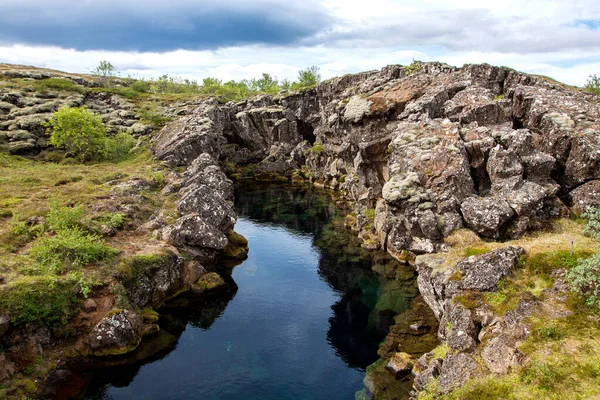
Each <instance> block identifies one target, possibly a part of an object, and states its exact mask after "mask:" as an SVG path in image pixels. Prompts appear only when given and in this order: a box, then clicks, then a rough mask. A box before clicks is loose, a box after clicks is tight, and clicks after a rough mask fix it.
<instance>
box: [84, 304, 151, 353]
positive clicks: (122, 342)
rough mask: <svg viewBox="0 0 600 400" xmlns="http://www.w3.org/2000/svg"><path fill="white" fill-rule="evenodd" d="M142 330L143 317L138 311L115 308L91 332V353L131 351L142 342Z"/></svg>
mask: <svg viewBox="0 0 600 400" xmlns="http://www.w3.org/2000/svg"><path fill="white" fill-rule="evenodd" d="M142 331H143V324H142V317H140V316H139V315H138V314H137V313H135V312H133V311H130V310H113V311H111V312H109V313H108V314H107V315H106V316H105V317H104V318H103V319H102V321H100V322H99V323H98V324H97V325H96V326H95V327H94V329H93V330H92V332H91V333H90V335H89V342H90V354H92V355H95V356H111V355H120V354H126V353H129V352H131V351H133V350H135V348H136V347H137V346H138V344H139V343H140V340H141V339H142Z"/></svg>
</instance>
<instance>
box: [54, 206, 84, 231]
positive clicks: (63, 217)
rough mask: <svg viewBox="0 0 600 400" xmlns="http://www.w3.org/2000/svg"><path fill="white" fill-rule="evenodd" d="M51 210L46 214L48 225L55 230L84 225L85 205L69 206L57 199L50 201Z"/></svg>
mask: <svg viewBox="0 0 600 400" xmlns="http://www.w3.org/2000/svg"><path fill="white" fill-rule="evenodd" d="M49 206H50V211H49V212H48V214H47V215H46V220H47V221H48V226H49V227H50V229H52V230H53V231H55V232H59V231H62V230H67V229H74V228H79V227H81V226H82V220H83V214H84V210H83V206H81V205H77V206H75V207H67V206H63V205H62V204H60V202H59V201H58V200H56V199H52V200H50V201H49Z"/></svg>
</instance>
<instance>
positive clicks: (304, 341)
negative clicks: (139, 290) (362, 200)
mask: <svg viewBox="0 0 600 400" xmlns="http://www.w3.org/2000/svg"><path fill="white" fill-rule="evenodd" d="M236 209H237V212H238V215H239V219H238V222H237V224H236V227H235V229H236V231H237V232H239V233H241V234H242V235H244V236H245V237H246V238H247V239H248V240H249V246H250V253H249V257H248V259H247V260H246V261H244V262H243V263H242V264H241V265H239V266H236V267H235V268H234V269H233V270H232V271H231V278H230V279H232V281H231V280H230V282H231V284H232V286H234V287H235V286H237V291H234V292H233V293H232V294H231V295H230V296H225V297H224V298H218V299H212V300H210V301H203V302H201V303H196V302H194V301H191V302H189V301H188V302H186V301H183V302H182V300H179V301H178V302H176V304H174V305H172V306H171V307H167V308H165V309H164V310H162V312H161V320H160V321H159V324H160V326H161V329H162V332H161V333H160V334H159V335H158V336H157V337H156V338H155V339H154V340H149V341H146V342H144V343H143V345H142V346H141V349H140V350H139V351H138V352H137V353H138V354H137V356H136V355H134V356H133V357H132V361H130V364H129V365H126V366H119V367H105V368H101V369H97V370H94V372H93V374H92V379H91V382H90V383H89V385H88V388H87V390H86V392H85V394H84V396H83V398H84V399H89V400H92V399H114V400H120V399H148V400H150V399H152V400H154V399H223V400H235V399H273V400H275V399H277V400H285V399H290V400H291V399H328V400H333V399H354V394H355V392H356V391H358V390H360V389H362V387H363V385H362V379H363V377H364V371H365V368H366V367H367V366H368V365H369V364H371V363H372V362H374V361H376V360H377V358H378V357H377V347H378V343H379V342H380V341H381V340H382V339H383V337H384V336H385V333H386V332H387V328H388V326H389V324H390V323H391V322H392V317H393V315H395V314H396V313H398V312H400V311H402V310H403V309H405V308H407V307H408V305H409V303H410V301H411V300H412V298H413V297H414V296H415V295H416V289H415V288H414V282H412V281H409V282H408V283H407V282H404V283H403V285H404V286H400V287H399V286H398V285H397V284H394V282H389V281H386V280H384V279H383V278H381V277H379V276H378V275H377V274H375V273H374V272H372V270H371V267H372V266H373V263H374V261H373V253H371V252H367V251H364V250H362V249H360V248H359V247H358V246H357V242H356V239H355V238H354V236H353V234H352V233H351V232H349V231H347V230H346V229H345V228H344V227H343V226H342V224H341V221H342V219H340V218H339V217H340V216H343V213H342V212H340V210H339V208H337V207H336V206H335V203H334V201H333V200H332V198H331V197H330V196H329V195H328V194H326V193H325V192H323V191H320V190H316V189H314V188H306V187H304V188H293V187H289V186H288V187H282V186H277V185H259V184H256V183H252V184H246V185H243V186H238V188H237V189H236ZM379 260H380V261H378V262H388V261H389V260H386V259H385V257H384V256H382V255H380V256H379ZM381 260H384V261H381ZM223 274H224V275H226V277H227V278H228V279H229V276H227V273H226V272H223ZM233 282H235V283H233ZM390 285H391V286H390ZM390 287H391V288H392V289H393V290H390ZM400 289H402V290H400ZM190 300H193V299H190ZM157 348H161V349H162V350H161V351H160V352H159V353H158V354H157V355H155V356H153V357H152V358H151V359H150V360H148V359H145V360H144V361H143V362H136V361H135V360H136V359H140V358H142V357H143V355H142V354H143V353H144V352H148V351H149V350H153V351H154V350H156V349H157ZM149 361H151V362H149Z"/></svg>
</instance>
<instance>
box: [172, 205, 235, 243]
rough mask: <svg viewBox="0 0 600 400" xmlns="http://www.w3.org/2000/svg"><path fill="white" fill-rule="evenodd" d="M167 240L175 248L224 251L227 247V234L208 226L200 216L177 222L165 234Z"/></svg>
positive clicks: (192, 216) (187, 216)
mask: <svg viewBox="0 0 600 400" xmlns="http://www.w3.org/2000/svg"><path fill="white" fill-rule="evenodd" d="M165 240H166V241H167V242H168V243H169V244H172V245H173V246H190V247H198V248H206V249H211V250H223V249H224V248H225V246H226V245H227V237H226V236H225V234H224V233H223V232H221V231H219V230H218V229H216V228H215V227H214V226H212V225H210V224H208V223H207V222H206V221H205V220H204V219H203V218H202V217H200V216H199V215H198V214H188V215H185V216H183V217H181V218H179V219H178V220H177V222H175V224H174V225H173V226H172V227H171V228H170V229H168V230H167V231H166V232H165Z"/></svg>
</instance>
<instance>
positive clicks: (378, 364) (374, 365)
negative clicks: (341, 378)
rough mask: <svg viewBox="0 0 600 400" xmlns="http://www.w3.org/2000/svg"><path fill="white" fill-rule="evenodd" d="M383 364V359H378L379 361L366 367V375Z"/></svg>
mask: <svg viewBox="0 0 600 400" xmlns="http://www.w3.org/2000/svg"><path fill="white" fill-rule="evenodd" d="M384 363H385V360H384V359H383V358H380V359H379V360H377V361H375V362H374V363H373V364H371V365H369V366H367V374H370V373H372V372H373V371H375V370H376V369H377V368H379V367H380V366H381V365H382V364H384Z"/></svg>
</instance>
